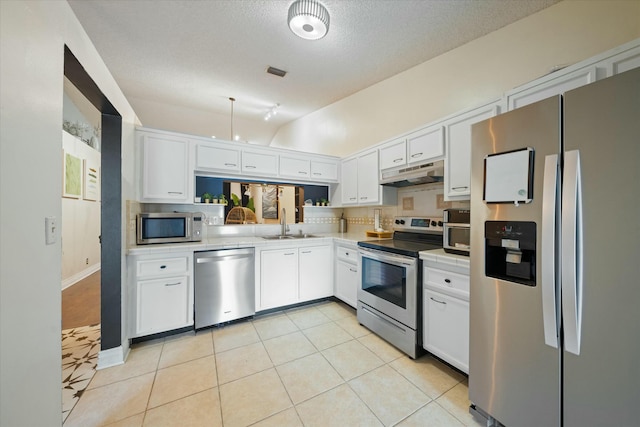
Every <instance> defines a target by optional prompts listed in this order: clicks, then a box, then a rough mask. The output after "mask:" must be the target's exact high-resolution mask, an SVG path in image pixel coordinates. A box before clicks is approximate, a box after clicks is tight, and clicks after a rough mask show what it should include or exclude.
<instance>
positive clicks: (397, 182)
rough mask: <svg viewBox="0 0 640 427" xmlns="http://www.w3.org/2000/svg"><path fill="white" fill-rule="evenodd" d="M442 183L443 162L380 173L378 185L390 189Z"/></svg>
mask: <svg viewBox="0 0 640 427" xmlns="http://www.w3.org/2000/svg"><path fill="white" fill-rule="evenodd" d="M443 181H444V160H438V161H437V162H432V163H424V164H422V165H418V166H408V167H404V168H398V169H386V170H383V171H382V177H381V179H380V184H382V185H388V186H390V187H409V186H410V185H420V184H433V183H441V182H443Z"/></svg>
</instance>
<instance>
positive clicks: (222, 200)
mask: <svg viewBox="0 0 640 427" xmlns="http://www.w3.org/2000/svg"><path fill="white" fill-rule="evenodd" d="M218 201H219V202H220V203H222V204H223V205H225V206H227V205H228V204H229V201H228V200H227V196H225V195H224V194H221V195H220V196H218Z"/></svg>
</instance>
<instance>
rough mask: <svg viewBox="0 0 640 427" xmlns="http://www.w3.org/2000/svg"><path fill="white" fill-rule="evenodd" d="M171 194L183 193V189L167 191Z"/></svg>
mask: <svg viewBox="0 0 640 427" xmlns="http://www.w3.org/2000/svg"><path fill="white" fill-rule="evenodd" d="M167 193H169V194H182V191H167Z"/></svg>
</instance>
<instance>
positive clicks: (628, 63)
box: [604, 42, 640, 77]
mask: <svg viewBox="0 0 640 427" xmlns="http://www.w3.org/2000/svg"><path fill="white" fill-rule="evenodd" d="M636 43H637V42H636ZM604 63H605V65H604V68H605V69H606V77H611V76H615V75H616V74H620V73H624V72H625V71H629V70H632V69H634V68H639V67H640V46H634V47H632V48H631V49H629V50H624V51H623V52H621V53H619V54H617V55H614V56H612V57H610V58H607V59H606V60H605V61H604Z"/></svg>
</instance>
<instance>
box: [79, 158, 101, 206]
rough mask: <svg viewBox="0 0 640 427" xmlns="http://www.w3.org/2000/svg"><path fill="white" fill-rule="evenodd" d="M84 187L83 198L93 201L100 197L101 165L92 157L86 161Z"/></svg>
mask: <svg viewBox="0 0 640 427" xmlns="http://www.w3.org/2000/svg"><path fill="white" fill-rule="evenodd" d="M83 189H84V192H83V196H82V198H83V199H85V200H92V201H96V200H99V199H100V166H98V164H97V162H95V161H94V160H91V159H85V161H84V186H83Z"/></svg>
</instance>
